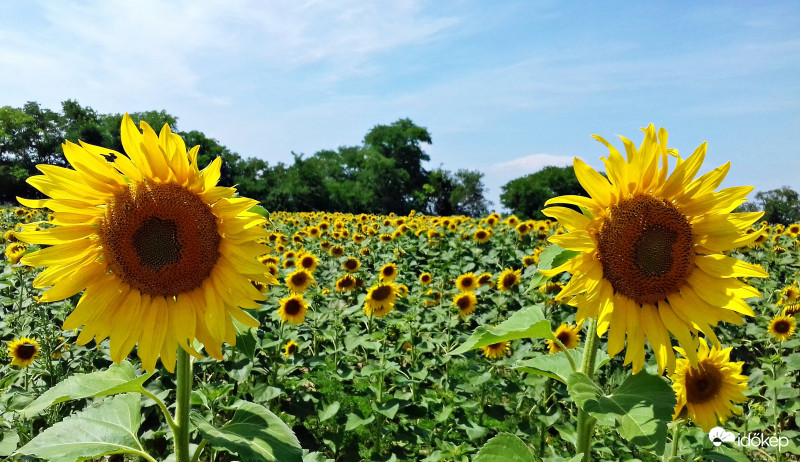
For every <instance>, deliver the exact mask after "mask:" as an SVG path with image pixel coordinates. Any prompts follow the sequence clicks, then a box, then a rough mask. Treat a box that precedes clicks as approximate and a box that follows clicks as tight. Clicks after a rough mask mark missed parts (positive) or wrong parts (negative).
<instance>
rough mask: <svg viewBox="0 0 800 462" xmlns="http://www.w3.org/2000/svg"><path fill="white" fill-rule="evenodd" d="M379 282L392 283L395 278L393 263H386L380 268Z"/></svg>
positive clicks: (395, 272)
mask: <svg viewBox="0 0 800 462" xmlns="http://www.w3.org/2000/svg"><path fill="white" fill-rule="evenodd" d="M378 277H379V279H380V280H381V282H392V281H394V280H395V278H396V277H397V265H395V264H394V263H387V264H385V265H383V266H382V267H381V271H380V275H379V276H378Z"/></svg>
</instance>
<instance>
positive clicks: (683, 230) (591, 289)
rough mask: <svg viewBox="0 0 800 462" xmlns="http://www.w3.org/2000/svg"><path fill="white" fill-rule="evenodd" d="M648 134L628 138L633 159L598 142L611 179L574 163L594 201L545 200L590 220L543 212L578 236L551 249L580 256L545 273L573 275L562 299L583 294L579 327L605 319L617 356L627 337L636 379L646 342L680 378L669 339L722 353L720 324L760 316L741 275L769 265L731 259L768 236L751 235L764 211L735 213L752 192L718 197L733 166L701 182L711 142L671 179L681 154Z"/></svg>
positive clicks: (578, 299) (663, 137) (603, 328)
mask: <svg viewBox="0 0 800 462" xmlns="http://www.w3.org/2000/svg"><path fill="white" fill-rule="evenodd" d="M644 132H645V137H644V142H643V143H642V145H641V146H640V147H639V148H638V150H637V148H636V146H635V145H634V144H633V143H632V142H631V141H630V140H628V139H626V138H622V140H623V142H624V144H625V149H626V151H627V157H628V159H627V161H626V160H625V159H624V158H623V157H622V155H621V154H620V153H619V151H617V150H616V149H615V148H614V147H613V146H611V145H610V144H609V143H608V142H607V141H606V140H604V139H603V138H600V137H599V136H595V138H596V139H597V140H599V141H600V142H602V143H603V144H605V145H606V146H607V147H608V149H609V151H610V155H609V157H608V158H607V159H606V158H604V159H603V162H604V163H605V166H606V173H607V175H608V179H606V178H605V177H604V176H602V175H600V174H599V173H597V172H596V171H595V170H593V169H592V168H591V167H589V166H588V165H586V164H585V163H583V162H582V161H581V160H580V159H577V158H576V159H575V161H574V167H575V174H576V176H577V177H578V180H579V181H580V183H581V185H582V186H583V187H584V189H585V190H586V191H587V192H588V193H589V194H590V195H591V197H583V196H561V197H556V198H553V199H550V200H549V201H547V202H546V205H549V204H553V203H561V204H571V205H576V206H579V207H581V208H582V209H583V210H585V213H584V214H581V213H578V212H576V211H574V210H572V209H568V208H565V207H551V208H547V209H544V210H543V213H544V214H545V215H548V216H551V217H553V218H556V219H557V220H558V222H559V223H560V224H561V225H563V226H564V227H565V228H566V229H567V230H569V231H570V232H569V233H565V234H561V235H555V236H552V237H550V242H553V243H555V244H558V245H560V246H562V247H564V248H567V249H570V250H575V251H579V252H581V253H580V254H579V255H577V256H576V257H575V258H573V259H571V260H570V261H568V262H566V263H564V264H563V265H561V266H560V267H558V268H555V269H553V270H549V271H542V272H543V273H544V274H546V275H548V276H554V275H556V274H558V273H560V272H562V271H567V272H569V273H572V278H571V280H570V282H569V284H567V286H566V287H565V288H564V290H563V291H561V293H560V294H559V295H558V297H557V299H568V298H569V297H573V296H575V299H574V300H572V301H571V302H570V304H572V305H574V306H577V307H578V312H577V316H576V317H577V321H579V322H580V321H582V320H583V319H585V318H592V317H595V318H598V324H597V333H598V335H603V334H605V333H606V332H608V333H609V339H608V350H609V354H610V355H612V356H613V355H615V354H617V353H619V352H621V351H622V350H623V348H625V343H626V335H627V350H626V355H625V364H631V363H632V364H633V371H634V373H636V372H639V371H640V370H641V369H642V366H643V364H644V358H645V351H644V344H645V339H647V341H648V342H649V343H650V346H651V347H652V349H653V351H654V353H655V356H656V360H657V362H658V367H659V370H660V371H662V372H663V370H664V368H665V367H666V368H668V369H669V370H670V371H674V370H675V355H674V353H673V351H672V343H671V340H670V336H669V334H670V333H672V335H673V336H674V337H675V338H676V339H677V340H678V342H679V343H680V344H681V345H682V346H684V348H685V349H686V351H687V353H689V355H690V359H691V360H692V361H694V360H695V358H694V356H693V354H694V352H695V351H696V340H695V339H694V337H693V336H692V334H696V333H697V332H698V331H700V332H703V333H704V334H705V335H706V336H707V337H708V338H710V339H711V340H712V342H713V343H714V344H715V345H718V344H719V341H718V340H717V338H716V336H715V335H714V332H713V330H712V327H713V326H716V324H717V323H718V322H719V321H725V322H730V323H736V324H741V323H742V322H743V321H742V315H748V316H752V315H753V311H752V310H751V309H750V307H749V306H748V305H747V303H746V302H745V301H744V300H743V299H746V298H750V297H758V296H760V293H759V292H758V291H757V290H756V289H754V288H752V287H750V286H748V285H745V284H743V283H742V282H740V281H739V280H737V279H736V277H740V276H741V277H767V273H766V272H764V270H763V269H762V268H761V267H759V266H756V265H752V264H749V263H745V262H744V261H741V260H738V259H736V258H733V257H729V256H726V255H725V254H724V253H723V252H725V251H726V250H729V249H733V248H737V247H740V246H745V245H748V244H749V243H751V242H752V241H753V240H754V239H756V238H757V237H758V236H759V235H761V233H759V232H756V233H751V234H745V230H746V229H747V228H748V227H749V226H750V225H751V224H752V223H754V222H755V221H756V220H758V219H759V218H760V217H761V215H762V212H754V213H731V211H732V210H733V209H735V208H736V207H737V206H738V205H740V204H741V203H743V202H744V201H745V200H746V199H745V196H746V195H747V194H748V193H749V192H750V191H752V189H753V188H752V186H741V187H734V188H727V189H723V190H721V191H719V192H715V191H714V189H715V188H716V187H717V186H718V185H719V184H720V182H722V179H723V178H724V177H725V175H726V174H727V172H728V169H729V168H730V163H727V164H725V165H723V166H721V167H718V168H716V169H714V170H711V171H710V172H708V173H707V174H705V175H703V176H701V177H700V178H698V179H696V180H695V179H694V177H695V175H696V174H697V171H698V170H699V169H700V166H701V164H702V163H703V159H704V157H705V152H706V143H703V144H702V145H700V147H698V148H697V150H695V152H694V154H692V155H691V156H690V157H689V158H687V159H681V158H680V157H678V158H677V162H676V164H677V165H676V167H675V169H674V171H673V172H672V174H671V175H669V176H668V174H667V170H668V158H669V155H675V156H677V152H676V151H675V150H668V149H667V146H666V144H667V132H666V130H664V129H660V130H659V132H658V135H656V130H655V128H654V127H653V125H650V126H649V127H647V128H646V129H644ZM659 164H660V166H659ZM576 294H577V296H576Z"/></svg>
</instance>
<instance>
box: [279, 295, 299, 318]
mask: <svg viewBox="0 0 800 462" xmlns="http://www.w3.org/2000/svg"><path fill="white" fill-rule="evenodd" d="M302 306H303V305H302V304H301V303H300V301H299V300H295V299H291V300H289V301H288V302H286V306H285V307H284V308H283V312H284V313H286V314H288V315H289V316H295V315H297V314H299V313H300V311H301V307H302Z"/></svg>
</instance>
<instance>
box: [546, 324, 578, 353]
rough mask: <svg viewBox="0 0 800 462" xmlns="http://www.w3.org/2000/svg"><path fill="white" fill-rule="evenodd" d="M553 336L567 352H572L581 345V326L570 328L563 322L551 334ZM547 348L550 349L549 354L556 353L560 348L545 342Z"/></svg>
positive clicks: (552, 343)
mask: <svg viewBox="0 0 800 462" xmlns="http://www.w3.org/2000/svg"><path fill="white" fill-rule="evenodd" d="M553 336H554V337H555V338H557V339H558V341H559V342H561V343H562V344H563V345H564V346H565V347H566V348H567V350H573V349H575V348H578V345H579V344H580V343H581V326H580V325H577V326H571V325H569V324H567V323H565V322H562V323H561V325H560V326H558V329H556V331H555V332H553ZM547 348H549V349H550V354H553V353H558V352H559V351H562V350H561V347H560V346H558V344H557V343H556V342H554V341H552V340H548V341H547Z"/></svg>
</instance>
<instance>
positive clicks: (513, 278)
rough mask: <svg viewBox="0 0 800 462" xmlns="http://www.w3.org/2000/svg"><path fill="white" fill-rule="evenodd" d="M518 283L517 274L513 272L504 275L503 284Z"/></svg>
mask: <svg viewBox="0 0 800 462" xmlns="http://www.w3.org/2000/svg"><path fill="white" fill-rule="evenodd" d="M516 283H517V275H516V274H513V273H509V274H506V275H505V276H503V286H505V287H511V286H513V285H514V284H516Z"/></svg>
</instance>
